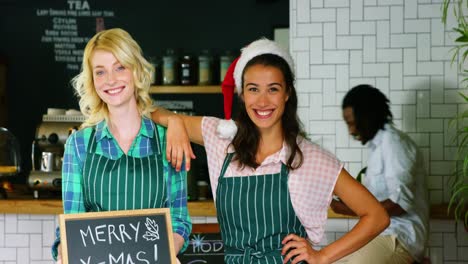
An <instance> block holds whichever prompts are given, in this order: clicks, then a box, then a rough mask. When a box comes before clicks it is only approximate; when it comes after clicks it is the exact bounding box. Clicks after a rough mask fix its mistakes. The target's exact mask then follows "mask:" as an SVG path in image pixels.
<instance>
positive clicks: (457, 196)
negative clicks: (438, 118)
mask: <svg viewBox="0 0 468 264" xmlns="http://www.w3.org/2000/svg"><path fill="white" fill-rule="evenodd" d="M451 2H452V3H451ZM450 6H452V7H453V8H450ZM466 7H468V0H459V1H452V0H444V1H443V6H442V22H443V23H444V25H446V24H447V13H448V12H449V10H453V14H454V16H455V19H456V21H457V26H456V27H455V28H453V30H454V31H455V34H456V39H455V45H456V46H455V47H454V49H453V57H452V63H453V62H457V66H458V69H459V72H460V73H461V74H462V75H463V76H464V78H463V80H462V82H461V83H462V86H464V87H465V88H467V87H468V69H467V68H466V64H465V63H467V57H468V24H467V21H466V17H465V16H464V15H463V8H466ZM460 96H461V97H462V98H463V99H464V100H465V102H466V103H468V97H467V96H466V95H464V94H463V93H460ZM452 124H453V125H454V126H455V127H456V129H457V134H456V138H455V140H457V141H458V153H457V154H458V155H457V160H461V165H460V164H457V166H456V168H457V169H456V170H455V173H454V178H453V181H452V185H451V187H452V194H451V198H450V202H449V207H448V212H451V211H453V213H454V215H455V220H460V219H463V220H464V221H463V223H464V225H465V228H467V227H468V206H467V204H468V125H467V124H468V110H466V111H464V112H463V113H461V114H458V115H457V116H456V117H455V118H454V119H453V122H452ZM467 230H468V229H467Z"/></svg>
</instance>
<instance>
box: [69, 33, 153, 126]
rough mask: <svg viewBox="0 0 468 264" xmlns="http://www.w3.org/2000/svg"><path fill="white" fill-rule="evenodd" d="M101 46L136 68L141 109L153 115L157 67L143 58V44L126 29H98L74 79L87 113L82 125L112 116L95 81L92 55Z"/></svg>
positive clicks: (76, 90)
mask: <svg viewBox="0 0 468 264" xmlns="http://www.w3.org/2000/svg"><path fill="white" fill-rule="evenodd" d="M97 49H100V50H105V51H108V52H112V54H113V55H114V56H115V57H116V58H117V60H118V61H119V62H120V63H121V64H122V66H124V67H125V68H128V69H130V70H131V71H132V73H133V80H134V82H135V84H134V85H135V98H136V101H137V107H138V112H139V113H140V114H141V115H142V116H148V117H149V116H150V113H151V112H152V111H153V110H154V106H153V101H152V99H151V96H150V94H149V89H150V86H151V82H152V76H153V72H154V67H153V66H152V65H151V64H150V63H149V62H148V61H147V60H146V59H145V58H144V57H143V53H142V50H141V48H140V46H139V45H138V43H137V42H136V41H135V40H134V39H133V38H132V36H130V34H128V33H127V32H126V31H125V30H123V29H120V28H113V29H109V30H104V31H101V32H98V33H97V34H96V35H94V37H93V38H91V39H90V40H89V41H88V44H86V47H85V50H84V53H83V62H82V66H81V72H80V73H79V74H78V75H77V76H75V77H74V78H73V79H72V81H71V82H72V85H73V87H74V89H75V93H76V95H77V96H78V97H79V98H80V99H79V105H80V110H81V112H82V113H83V115H85V116H86V121H85V122H84V123H83V125H82V127H87V126H94V125H96V124H97V123H99V122H101V121H102V120H108V119H109V109H108V108H107V104H106V103H105V102H104V101H102V100H101V98H100V97H99V96H98V94H97V92H96V89H95V87H94V83H93V72H92V66H91V56H92V55H93V52H94V51H95V50H97Z"/></svg>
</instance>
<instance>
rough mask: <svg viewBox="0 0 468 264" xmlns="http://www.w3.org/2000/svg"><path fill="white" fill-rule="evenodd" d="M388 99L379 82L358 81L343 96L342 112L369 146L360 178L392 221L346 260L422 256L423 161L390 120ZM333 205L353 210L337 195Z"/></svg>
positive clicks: (425, 203)
mask: <svg viewBox="0 0 468 264" xmlns="http://www.w3.org/2000/svg"><path fill="white" fill-rule="evenodd" d="M389 104H390V101H389V100H388V99H387V98H386V97H385V95H384V94H383V93H382V92H380V91H379V90H378V89H377V88H374V87H372V86H370V85H358V86H356V87H354V88H352V89H351V90H350V91H349V92H348V93H347V94H346V96H345V98H344V99H343V104H342V110H343V118H344V120H345V122H346V124H347V125H348V130H349V133H350V134H351V135H352V136H353V138H354V139H356V140H359V141H361V143H362V144H363V145H367V147H368V160H367V171H366V173H365V175H364V176H362V184H363V185H364V186H365V187H366V188H367V189H368V190H369V191H370V192H371V193H372V194H373V195H374V196H375V197H376V198H377V200H379V201H380V203H381V204H382V205H383V207H384V208H385V209H386V210H387V212H388V214H389V215H390V219H391V223H390V226H389V227H388V228H387V229H386V230H385V231H384V232H382V233H381V234H380V235H379V236H378V237H376V238H375V239H374V240H372V241H371V242H369V243H368V244H367V245H366V246H365V247H363V248H361V249H360V250H358V251H356V252H355V253H353V254H352V255H350V256H349V257H348V258H346V259H345V260H344V261H343V262H346V263H348V264H352V263H359V264H362V263H413V262H414V261H417V262H420V261H422V260H423V257H424V248H425V244H426V239H427V233H428V224H429V223H428V221H429V205H428V195H427V188H426V184H425V177H426V174H425V169H424V168H425V167H424V163H423V159H422V156H421V154H420V152H419V151H418V148H417V146H416V144H415V143H414V142H413V141H412V140H411V139H410V138H409V136H408V135H406V134H404V133H403V132H401V131H399V130H397V129H396V128H395V127H393V125H392V117H393V116H392V113H391V112H390V106H389ZM331 207H332V209H333V211H335V212H336V213H340V214H346V215H354V213H353V212H352V211H351V210H350V209H349V208H348V207H347V206H346V204H344V203H343V202H341V201H339V200H333V201H332V204H331Z"/></svg>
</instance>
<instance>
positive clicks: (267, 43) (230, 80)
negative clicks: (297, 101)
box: [217, 38, 294, 139]
mask: <svg viewBox="0 0 468 264" xmlns="http://www.w3.org/2000/svg"><path fill="white" fill-rule="evenodd" d="M262 54H274V55H277V56H279V57H281V58H283V59H284V60H285V61H286V62H287V63H288V65H289V67H290V68H291V71H292V72H294V62H293V59H292V57H291V55H290V54H289V52H287V51H286V50H284V49H283V48H281V47H280V46H279V45H278V44H277V43H276V42H274V41H271V40H269V39H266V38H261V39H259V40H256V41H254V42H252V43H250V44H249V45H248V46H247V47H245V48H243V49H242V50H241V55H240V57H238V58H237V59H235V60H234V61H233V62H232V63H231V65H230V66H229V68H228V70H227V72H226V76H225V77H224V80H223V82H222V84H221V89H222V92H223V97H224V116H225V119H226V120H221V121H220V122H219V124H218V127H217V132H218V135H219V137H221V138H226V139H233V138H234V136H235V135H236V133H237V126H236V124H235V123H234V121H233V120H232V119H231V114H232V99H233V97H234V89H235V88H236V91H237V94H238V95H240V94H241V93H242V74H243V72H244V68H245V66H246V65H247V63H248V62H249V61H250V60H251V59H253V58H254V57H256V56H259V55H262Z"/></svg>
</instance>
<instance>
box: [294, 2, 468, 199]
mask: <svg viewBox="0 0 468 264" xmlns="http://www.w3.org/2000/svg"><path fill="white" fill-rule="evenodd" d="M441 2H442V1H441V0H438V1H434V0H433V1H430V0H426V1H423V0H419V1H417V0H408V1H403V0H386V1H384V0H374V1H371V0H341V1H340V0H291V2H290V36H291V39H290V47H291V52H292V54H293V56H294V58H295V61H296V75H297V89H298V92H299V98H301V99H300V100H299V107H300V110H299V115H300V118H301V120H302V122H303V123H304V126H305V128H306V130H307V132H308V133H309V135H310V136H311V138H312V139H313V140H315V141H316V142H317V143H319V144H321V145H323V146H325V147H326V148H327V149H329V150H330V151H331V152H333V153H335V154H336V155H337V156H338V157H339V158H340V159H341V160H342V161H344V162H345V163H346V168H347V169H348V170H349V171H350V172H351V173H352V174H353V175H356V173H357V172H358V171H359V170H360V169H361V168H362V167H364V166H365V164H366V159H365V157H366V150H365V148H363V147H362V146H361V145H360V143H358V142H356V141H354V140H352V139H351V138H349V136H348V135H347V128H346V126H345V125H344V123H343V121H342V118H341V107H340V106H341V101H342V99H343V97H344V95H345V94H346V92H347V91H348V90H349V89H350V88H351V87H353V86H355V85H357V84H362V83H368V84H371V85H374V86H376V87H377V88H379V89H380V90H381V91H382V92H383V93H385V94H386V95H387V96H388V98H389V99H390V101H391V103H392V105H391V108H392V112H393V113H394V119H395V120H394V121H395V124H396V126H397V127H398V128H400V129H402V130H403V131H405V132H407V133H409V135H410V136H411V137H412V138H413V139H414V140H415V141H416V142H417V143H418V145H419V146H420V148H421V150H422V152H423V154H424V156H425V159H426V165H427V169H428V174H429V180H430V182H431V183H432V184H431V185H430V189H429V191H430V197H431V203H441V202H448V199H449V184H445V183H447V182H448V180H449V178H450V175H451V173H452V172H453V168H454V159H455V153H456V144H455V142H453V135H454V133H453V131H454V129H455V127H449V121H450V120H451V119H452V118H453V117H454V116H455V115H456V114H457V113H460V112H462V111H463V110H465V109H466V108H467V106H466V103H463V102H462V100H461V97H460V96H459V95H458V92H459V91H462V89H460V88H459V80H460V79H461V77H460V76H459V75H458V73H457V69H456V66H453V65H452V64H451V48H452V47H453V43H454V37H453V34H452V33H451V31H450V29H451V28H452V26H453V25H454V23H455V21H454V19H453V18H452V17H450V18H449V21H448V23H449V25H448V26H447V27H444V25H443V24H442V22H441Z"/></svg>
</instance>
